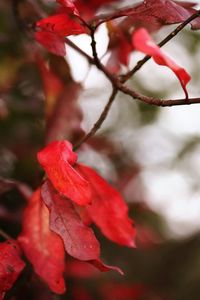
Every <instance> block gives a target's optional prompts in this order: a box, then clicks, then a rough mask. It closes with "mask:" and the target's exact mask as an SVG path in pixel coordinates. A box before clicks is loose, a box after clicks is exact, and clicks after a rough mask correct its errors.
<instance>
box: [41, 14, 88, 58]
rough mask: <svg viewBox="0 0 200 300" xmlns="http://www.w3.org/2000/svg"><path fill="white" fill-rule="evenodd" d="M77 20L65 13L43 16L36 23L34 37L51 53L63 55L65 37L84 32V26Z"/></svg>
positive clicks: (64, 52) (64, 51) (64, 53)
mask: <svg viewBox="0 0 200 300" xmlns="http://www.w3.org/2000/svg"><path fill="white" fill-rule="evenodd" d="M77 20H78V19H77ZM77 20H75V19H74V18H70V17H69V16H68V15H67V13H60V14H56V15H52V16H50V17H47V18H44V19H42V20H40V21H38V22H37V23H36V29H37V31H36V32H35V39H36V41H38V42H39V43H40V44H41V45H42V46H44V47H45V48H46V49H47V50H48V51H50V52H52V53H53V54H56V55H60V56H65V55H66V50H65V37H66V36H68V35H76V34H81V33H85V28H84V27H83V26H81V25H80V24H79V23H78V22H77Z"/></svg>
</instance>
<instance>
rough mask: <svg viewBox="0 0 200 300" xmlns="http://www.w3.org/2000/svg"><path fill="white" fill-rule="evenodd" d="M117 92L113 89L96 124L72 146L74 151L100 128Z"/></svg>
mask: <svg viewBox="0 0 200 300" xmlns="http://www.w3.org/2000/svg"><path fill="white" fill-rule="evenodd" d="M117 92H118V90H117V89H115V88H114V89H113V91H112V94H111V95H110V98H109V100H108V102H107V104H106V106H105V107H104V109H103V111H102V113H101V115H100V117H99V119H98V120H97V122H96V123H95V124H94V125H93V127H92V129H91V130H90V131H89V132H88V134H86V135H85V136H83V138H82V139H81V140H80V141H79V142H78V143H77V144H76V145H75V146H74V150H77V149H78V148H79V147H80V146H81V145H82V144H83V143H84V142H86V141H87V140H88V139H89V138H90V137H91V136H93V135H95V133H96V132H97V131H98V130H99V129H100V128H101V125H102V124H103V122H104V120H105V119H106V117H107V115H108V113H109V111H110V107H111V105H112V103H113V102H114V100H115V97H116V95H117Z"/></svg>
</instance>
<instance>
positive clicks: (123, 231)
mask: <svg viewBox="0 0 200 300" xmlns="http://www.w3.org/2000/svg"><path fill="white" fill-rule="evenodd" d="M75 169H76V170H77V172H79V173H80V174H81V175H82V176H83V177H84V178H86V180H88V181H89V182H90V186H91V190H92V203H91V204H90V205H87V207H86V209H87V212H88V213H89V216H90V218H91V219H92V221H93V222H94V223H95V224H96V225H97V226H98V227H99V228H100V229H101V231H102V233H103V234H104V235H105V236H106V237H107V238H109V239H110V240H112V241H113V242H116V243H118V244H120V245H125V246H129V247H134V238H135V233H136V232H135V228H134V227H133V224H132V220H131V219H130V218H129V217H128V207H127V205H126V203H125V202H124V200H123V198H122V197H121V195H120V193H119V192H118V191H117V190H115V189H114V188H113V187H112V186H111V185H110V184H108V183H107V182H106V181H105V180H104V179H103V178H102V177H101V176H100V175H98V174H97V173H96V172H95V171H94V170H93V169H91V168H90V167H87V166H85V165H82V164H77V165H76V166H75Z"/></svg>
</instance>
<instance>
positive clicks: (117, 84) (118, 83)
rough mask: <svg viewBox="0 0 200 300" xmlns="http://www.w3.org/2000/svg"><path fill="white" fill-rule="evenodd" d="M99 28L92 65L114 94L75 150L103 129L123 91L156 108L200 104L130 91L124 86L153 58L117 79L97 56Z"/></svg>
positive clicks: (181, 27) (197, 101)
mask: <svg viewBox="0 0 200 300" xmlns="http://www.w3.org/2000/svg"><path fill="white" fill-rule="evenodd" d="M199 16H200V10H199V11H198V12H196V13H195V14H193V15H192V16H190V17H189V18H188V19H187V20H185V21H184V22H183V23H181V24H180V25H179V26H178V27H176V28H175V30H173V31H172V32H171V33H170V34H169V35H168V36H167V37H165V38H164V39H163V40H162V41H161V42H160V43H159V44H158V46H159V47H162V46H163V45H165V44H166V43H167V42H169V41H170V40H171V39H172V38H174V37H175V36H176V35H177V34H178V33H179V32H180V31H181V30H182V29H183V28H184V27H185V26H186V25H187V24H189V23H190V22H191V21H192V20H194V19H195V18H197V17H199ZM96 28H97V25H94V26H92V25H91V26H90V31H91V40H92V41H91V47H92V53H93V59H92V63H93V64H95V65H96V67H97V68H98V69H99V70H101V71H102V72H103V73H104V75H105V76H106V77H107V78H108V80H109V81H110V82H111V83H112V86H113V92H112V94H111V96H110V98H109V100H108V102H107V104H106V106H105V107H104V110H103V112H102V113H101V115H100V117H99V119H98V120H97V122H96V123H95V124H94V126H93V127H92V129H91V130H90V131H89V133H88V134H86V135H85V136H84V137H83V138H82V139H81V140H80V141H79V142H78V143H77V144H76V145H75V149H78V148H79V147H80V146H81V144H82V143H83V142H85V141H86V140H88V139H89V138H90V137H91V136H93V135H94V134H95V133H96V132H97V131H98V130H99V128H100V127H101V125H102V123H103V122H104V120H105V119H106V117H107V115H108V113H109V110H110V108H111V105H112V103H113V102H114V100H115V97H116V95H117V92H118V91H121V92H122V93H124V94H126V95H129V96H130V97H131V98H132V99H134V100H140V101H142V102H145V103H147V104H150V105H156V106H162V107H166V106H168V107H169V106H177V105H190V104H199V103H200V98H191V99H187V100H186V99H175V100H173V99H167V100H163V99H158V98H153V97H147V96H143V95H141V94H139V93H137V92H136V91H134V90H132V89H129V88H128V87H127V86H125V85H124V83H125V82H126V81H127V80H128V79H129V78H130V77H131V76H133V75H134V74H135V73H136V72H137V71H138V70H139V69H140V68H141V67H142V66H143V65H144V64H145V63H146V62H147V61H148V60H149V59H150V58H151V57H150V56H148V55H147V56H145V57H144V58H143V59H142V60H140V61H139V62H138V63H137V65H136V66H135V67H134V68H133V69H132V70H131V71H130V72H128V73H127V74H125V75H124V76H121V77H116V76H113V75H112V74H111V73H110V72H109V71H108V70H107V69H106V67H105V66H104V65H103V64H102V63H101V61H100V59H99V58H98V54H97V49H96V41H95V30H96Z"/></svg>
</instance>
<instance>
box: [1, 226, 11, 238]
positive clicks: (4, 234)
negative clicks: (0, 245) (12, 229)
mask: <svg viewBox="0 0 200 300" xmlns="http://www.w3.org/2000/svg"><path fill="white" fill-rule="evenodd" d="M0 235H1V236H2V237H3V238H4V239H5V240H12V239H13V238H12V237H11V236H10V235H8V234H7V233H6V232H5V231H4V230H2V229H0Z"/></svg>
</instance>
